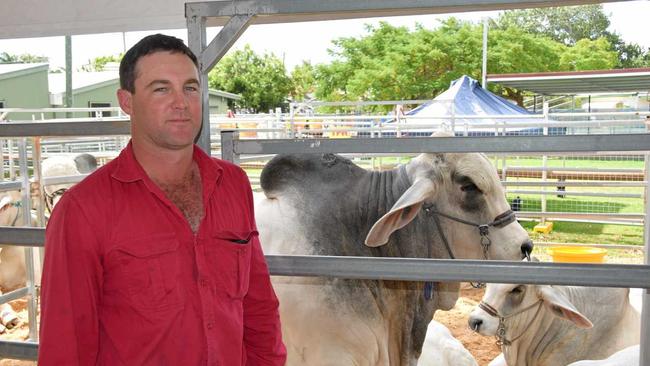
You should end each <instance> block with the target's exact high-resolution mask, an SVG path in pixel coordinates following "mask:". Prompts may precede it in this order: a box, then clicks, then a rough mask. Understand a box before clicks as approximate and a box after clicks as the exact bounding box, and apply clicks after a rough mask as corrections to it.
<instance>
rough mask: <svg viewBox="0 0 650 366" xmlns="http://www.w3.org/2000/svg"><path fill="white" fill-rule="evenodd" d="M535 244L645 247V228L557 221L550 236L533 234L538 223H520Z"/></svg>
mask: <svg viewBox="0 0 650 366" xmlns="http://www.w3.org/2000/svg"><path fill="white" fill-rule="evenodd" d="M520 223H521V226H523V227H524V228H525V229H526V231H528V233H529V235H530V238H531V239H532V240H533V241H534V242H549V243H580V244H619V245H643V226H632V225H613V224H595V223H583V222H564V221H556V222H554V223H553V230H552V231H551V232H550V233H548V234H542V233H538V232H533V227H534V226H535V225H537V224H538V222H536V221H522V222H520Z"/></svg>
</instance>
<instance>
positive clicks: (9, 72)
mask: <svg viewBox="0 0 650 366" xmlns="http://www.w3.org/2000/svg"><path fill="white" fill-rule="evenodd" d="M48 67H49V66H48V64H46V63H32V64H29V63H17V64H0V79H8V78H13V77H16V76H20V75H26V74H31V73H33V72H37V71H43V70H45V71H46V72H47V69H48Z"/></svg>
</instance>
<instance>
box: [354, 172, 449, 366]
mask: <svg viewBox="0 0 650 366" xmlns="http://www.w3.org/2000/svg"><path fill="white" fill-rule="evenodd" d="M411 184H412V182H411V181H410V180H409V178H408V176H407V174H406V169H405V168H404V167H400V168H398V169H395V170H392V171H387V172H372V173H370V174H369V175H368V179H367V182H362V186H365V187H367V188H366V190H365V192H366V195H365V197H364V196H361V197H360V201H359V208H361V207H362V206H365V207H367V208H366V212H367V217H365V221H366V225H365V226H366V227H365V228H364V229H365V231H364V233H367V232H368V230H370V227H372V225H373V224H374V223H375V222H376V221H377V220H378V219H379V218H380V217H381V216H383V215H384V214H385V213H386V212H388V211H389V210H390V209H391V207H392V206H393V205H394V204H395V202H397V200H398V199H399V198H400V196H401V195H402V194H403V193H404V192H405V191H406V190H407V189H408V188H409V187H410V185H411ZM358 212H363V211H358ZM414 220H416V221H418V222H417V223H411V224H409V225H407V226H405V227H404V228H402V229H400V230H398V231H396V232H394V233H393V234H392V235H391V237H390V239H389V242H388V244H386V245H383V246H381V247H378V248H372V249H368V250H370V251H371V253H369V254H365V255H372V256H381V257H410V258H427V257H429V256H431V257H433V258H447V254H446V252H443V251H444V249H443V248H442V246H441V245H440V246H437V245H432V243H433V242H437V243H440V242H441V240H440V237H439V234H438V233H437V231H436V229H435V226H434V225H431V224H430V223H429V222H428V220H431V219H430V218H429V217H427V216H426V215H424V214H420V215H418V217H416V218H415V219H414ZM361 240H363V238H361ZM366 283H367V286H368V287H369V289H370V292H371V293H372V294H373V296H374V299H375V302H376V303H377V306H378V308H380V309H383V311H384V313H385V314H392V316H393V317H394V318H393V319H386V322H387V327H389V328H391V330H390V334H399V336H398V337H395V338H394V339H392V340H391V342H392V343H391V345H390V347H391V348H392V349H393V350H396V349H397V350H398V352H391V357H397V358H399V360H398V359H395V360H391V365H393V364H395V365H408V364H410V362H411V360H413V359H415V358H416V357H417V356H418V355H419V354H420V351H421V349H422V344H423V343H424V338H425V336H426V330H427V326H428V325H429V322H430V321H431V319H432V318H433V314H434V312H435V311H436V310H437V309H440V308H441V307H446V306H441V304H440V301H441V297H440V293H439V292H438V285H436V289H435V291H434V294H433V298H432V299H425V296H424V283H421V282H407V281H367V282H366ZM452 287H453V288H456V287H454V286H452ZM456 291H457V290H456ZM446 296H450V295H449V294H446ZM453 297H454V299H453V301H452V302H455V300H456V299H457V292H456V293H455V294H453ZM446 300H449V299H445V302H449V301H446Z"/></svg>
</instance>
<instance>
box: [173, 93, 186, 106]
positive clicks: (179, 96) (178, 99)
mask: <svg viewBox="0 0 650 366" xmlns="http://www.w3.org/2000/svg"><path fill="white" fill-rule="evenodd" d="M173 98H174V99H173V101H172V103H173V106H174V108H177V109H185V108H187V97H186V96H185V94H183V92H182V91H177V92H174V94H173Z"/></svg>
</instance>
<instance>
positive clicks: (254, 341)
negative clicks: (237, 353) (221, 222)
mask: <svg viewBox="0 0 650 366" xmlns="http://www.w3.org/2000/svg"><path fill="white" fill-rule="evenodd" d="M251 245H252V247H251V249H252V256H251V267H250V269H251V273H250V284H249V288H248V294H247V295H246V297H245V298H244V345H245V347H246V357H247V362H246V364H247V365H250V366H258V365H268V366H276V365H277V366H280V365H284V363H285V361H286V357H287V351H286V349H285V347H284V344H283V343H282V330H281V328H280V314H279V312H278V306H279V303H278V299H277V297H276V295H275V292H274V291H273V287H272V286H271V281H270V277H269V272H268V267H267V265H266V261H265V260H264V254H263V253H262V248H261V246H260V242H259V240H258V238H257V237H255V238H253V240H251Z"/></svg>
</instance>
